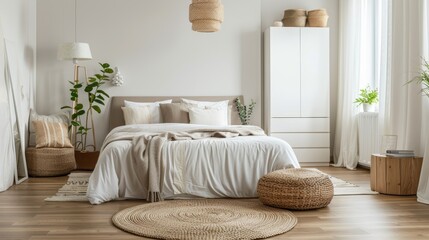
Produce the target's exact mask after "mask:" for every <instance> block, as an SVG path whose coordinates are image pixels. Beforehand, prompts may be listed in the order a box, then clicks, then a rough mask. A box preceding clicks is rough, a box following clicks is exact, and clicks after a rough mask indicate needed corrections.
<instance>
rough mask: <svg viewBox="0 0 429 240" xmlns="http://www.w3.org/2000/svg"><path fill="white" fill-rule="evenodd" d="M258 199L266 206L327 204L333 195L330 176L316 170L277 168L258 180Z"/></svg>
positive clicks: (293, 206) (314, 205)
mask: <svg viewBox="0 0 429 240" xmlns="http://www.w3.org/2000/svg"><path fill="white" fill-rule="evenodd" d="M257 191H258V195H259V200H260V201H261V202H262V203H264V204H265V205H269V206H273V207H279V208H286V209H294V210H307V209H315V208H322V207H326V206H327V205H328V204H329V203H330V202H331V200H332V197H333V196H334V186H333V184H332V182H331V180H330V179H329V175H327V174H324V173H322V172H320V171H317V170H311V169H302V168H293V169H284V170H278V171H275V172H272V173H269V174H267V175H265V176H263V177H262V178H261V179H259V182H258V189H257Z"/></svg>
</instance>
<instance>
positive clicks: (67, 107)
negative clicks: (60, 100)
mask: <svg viewBox="0 0 429 240" xmlns="http://www.w3.org/2000/svg"><path fill="white" fill-rule="evenodd" d="M61 109H72V108H71V107H70V106H63V107H61Z"/></svg>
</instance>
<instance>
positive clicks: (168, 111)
mask: <svg viewBox="0 0 429 240" xmlns="http://www.w3.org/2000/svg"><path fill="white" fill-rule="evenodd" d="M159 106H160V108H161V113H162V119H163V120H164V122H165V123H189V113H188V112H187V111H185V110H184V109H183V108H182V107H181V104H180V103H170V104H159Z"/></svg>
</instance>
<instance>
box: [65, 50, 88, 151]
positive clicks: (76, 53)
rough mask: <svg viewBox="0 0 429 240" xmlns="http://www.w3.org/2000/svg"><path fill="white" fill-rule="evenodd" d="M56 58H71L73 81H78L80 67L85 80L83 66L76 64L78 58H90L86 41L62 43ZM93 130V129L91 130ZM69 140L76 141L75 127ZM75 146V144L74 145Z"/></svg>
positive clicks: (73, 111) (73, 110)
mask: <svg viewBox="0 0 429 240" xmlns="http://www.w3.org/2000/svg"><path fill="white" fill-rule="evenodd" d="M58 59H60V60H73V68H74V71H73V72H74V77H73V81H74V82H75V83H78V82H79V69H80V68H82V69H83V70H84V75H85V81H87V80H88V74H87V70H86V67H85V66H80V65H78V60H91V59H92V55H91V50H90V48H89V44H88V43H80V42H71V43H63V44H60V46H59V47H58ZM78 102H79V99H77V98H76V100H75V101H73V104H72V114H74V113H75V112H76V110H75V106H76V105H77V104H78ZM93 131H94V130H93ZM93 135H94V145H95V133H93ZM70 136H71V140H72V143H74V144H75V143H76V128H75V127H72V129H71V133H70ZM75 146H76V145H75Z"/></svg>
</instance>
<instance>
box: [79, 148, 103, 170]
mask: <svg viewBox="0 0 429 240" xmlns="http://www.w3.org/2000/svg"><path fill="white" fill-rule="evenodd" d="M99 155H100V151H94V152H81V151H74V157H75V159H76V169H77V170H94V168H95V165H96V164H97V160H98V156H99Z"/></svg>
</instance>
